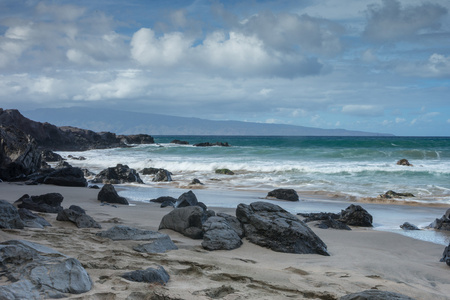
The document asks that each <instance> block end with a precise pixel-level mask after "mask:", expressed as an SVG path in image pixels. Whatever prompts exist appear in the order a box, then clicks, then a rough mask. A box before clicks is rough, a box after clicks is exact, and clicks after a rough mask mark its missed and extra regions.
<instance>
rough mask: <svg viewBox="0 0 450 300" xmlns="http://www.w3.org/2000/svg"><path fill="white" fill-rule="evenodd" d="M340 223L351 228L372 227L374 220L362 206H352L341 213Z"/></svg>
mask: <svg viewBox="0 0 450 300" xmlns="http://www.w3.org/2000/svg"><path fill="white" fill-rule="evenodd" d="M339 221H341V222H343V223H345V224H347V225H350V226H360V227H372V221H373V218H372V215H371V214H369V213H368V212H367V210H365V209H364V208H362V207H361V206H360V205H354V204H352V205H350V206H349V207H347V208H346V209H345V210H342V211H341V216H340V218H339Z"/></svg>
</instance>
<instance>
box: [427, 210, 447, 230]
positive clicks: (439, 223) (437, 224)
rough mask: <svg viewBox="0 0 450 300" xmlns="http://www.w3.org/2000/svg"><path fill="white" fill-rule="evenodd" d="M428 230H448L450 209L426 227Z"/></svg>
mask: <svg viewBox="0 0 450 300" xmlns="http://www.w3.org/2000/svg"><path fill="white" fill-rule="evenodd" d="M428 228H433V229H437V230H450V208H449V209H447V211H446V212H445V214H444V215H443V216H442V217H441V218H440V219H436V220H434V222H433V223H431V224H430V225H428Z"/></svg>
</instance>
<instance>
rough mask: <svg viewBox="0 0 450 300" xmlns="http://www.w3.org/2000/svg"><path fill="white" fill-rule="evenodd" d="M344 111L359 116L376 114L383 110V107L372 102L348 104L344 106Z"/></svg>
mask: <svg viewBox="0 0 450 300" xmlns="http://www.w3.org/2000/svg"><path fill="white" fill-rule="evenodd" d="M341 111H342V112H343V113H345V114H350V115H358V116H375V115H380V114H382V112H383V108H382V107H381V106H378V105H371V104H348V105H344V106H342V110H341Z"/></svg>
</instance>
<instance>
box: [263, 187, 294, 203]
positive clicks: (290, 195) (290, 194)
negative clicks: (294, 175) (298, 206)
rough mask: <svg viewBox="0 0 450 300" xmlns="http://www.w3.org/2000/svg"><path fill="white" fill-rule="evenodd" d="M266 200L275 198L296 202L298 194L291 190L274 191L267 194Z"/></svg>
mask: <svg viewBox="0 0 450 300" xmlns="http://www.w3.org/2000/svg"><path fill="white" fill-rule="evenodd" d="M267 198H277V199H281V200H288V201H298V194H297V192H296V191H295V190H293V189H276V190H273V191H271V192H269V193H268V194H267Z"/></svg>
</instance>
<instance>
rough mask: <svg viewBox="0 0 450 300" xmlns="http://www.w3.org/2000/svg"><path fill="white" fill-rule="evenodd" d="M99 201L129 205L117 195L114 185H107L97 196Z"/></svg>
mask: <svg viewBox="0 0 450 300" xmlns="http://www.w3.org/2000/svg"><path fill="white" fill-rule="evenodd" d="M97 199H98V201H101V202H106V203H118V204H124V205H128V204H129V203H128V200H127V199H125V198H124V197H121V196H119V194H117V192H116V189H115V188H114V186H113V185H112V184H105V185H104V186H103V187H102V189H101V190H100V192H98V196H97Z"/></svg>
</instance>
